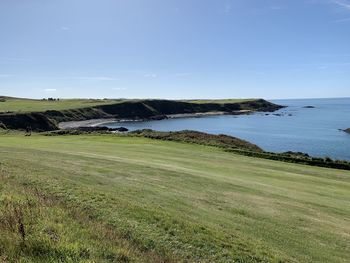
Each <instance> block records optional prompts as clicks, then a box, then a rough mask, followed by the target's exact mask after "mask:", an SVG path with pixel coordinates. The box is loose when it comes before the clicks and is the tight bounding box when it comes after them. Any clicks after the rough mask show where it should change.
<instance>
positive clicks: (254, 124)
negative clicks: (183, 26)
mask: <svg viewBox="0 0 350 263" xmlns="http://www.w3.org/2000/svg"><path fill="white" fill-rule="evenodd" d="M271 102H273V103H277V104H279V105H284V106H287V107H286V108H283V109H281V110H278V111H276V112H273V113H265V112H258V113H254V114H250V115H239V116H233V115H219V116H206V117H199V118H179V119H165V120H157V121H131V122H122V123H121V122H114V123H108V124H106V126H108V127H111V128H113V127H121V126H123V127H126V128H128V129H129V130H131V131H132V130H139V129H152V130H157V131H180V130H195V131H201V132H206V133H211V134H226V135H231V136H235V137H238V138H241V139H244V140H247V141H249V142H251V143H254V144H256V145H258V146H260V147H261V148H262V149H264V150H266V151H270V152H286V151H294V152H303V153H307V154H309V155H311V156H315V157H330V158H332V159H338V160H348V161H350V134H348V133H345V132H344V131H343V130H344V129H347V128H350V98H335V99H296V100H294V99H293V100H271ZM310 106H311V107H310Z"/></svg>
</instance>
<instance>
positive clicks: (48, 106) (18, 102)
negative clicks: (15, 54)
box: [0, 98, 124, 112]
mask: <svg viewBox="0 0 350 263" xmlns="http://www.w3.org/2000/svg"><path fill="white" fill-rule="evenodd" d="M121 101H124V100H97V99H67V100H65V99H61V100H59V101H48V100H31V99H20V98H6V99H5V101H1V100H0V112H7V111H10V112H42V111H47V110H68V109H78V108H86V107H93V106H98V105H107V104H113V103H118V102H121Z"/></svg>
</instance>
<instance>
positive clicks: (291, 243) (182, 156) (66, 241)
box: [0, 134, 350, 263]
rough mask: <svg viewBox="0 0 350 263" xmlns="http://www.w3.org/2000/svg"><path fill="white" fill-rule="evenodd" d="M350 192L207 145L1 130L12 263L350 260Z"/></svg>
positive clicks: (333, 181) (303, 170)
mask: <svg viewBox="0 0 350 263" xmlns="http://www.w3.org/2000/svg"><path fill="white" fill-rule="evenodd" d="M349 193H350V172H346V171H341V170H331V169H324V168H316V167H309V166H303V165H296V164H288V163H281V162H275V161H269V160H263V159H255V158H249V157H244V156H239V155H235V154H232V153H227V152H223V151H222V150H220V149H217V148H213V147H207V146H200V145H193V144H185V143H175V142H166V141H156V140H151V139H145V138H134V137H124V136H113V135H101V136H96V135H94V136H93V135H90V136H89V135H85V136H82V135H79V136H57V137H44V136H38V135H35V136H32V137H24V136H23V135H21V134H14V135H0V233H1V235H0V262H1V259H7V261H8V262H18V261H20V262H332V263H334V262H348V261H349V254H350V246H349V244H350V205H349V204H350V195H349ZM18 222H22V224H23V227H22V228H21V227H19V226H20V225H19V223H18ZM21 229H22V230H23V231H20V230H21ZM23 233H24V237H23ZM21 260H22V261H21ZM7 261H6V260H5V262H7Z"/></svg>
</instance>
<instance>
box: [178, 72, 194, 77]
mask: <svg viewBox="0 0 350 263" xmlns="http://www.w3.org/2000/svg"><path fill="white" fill-rule="evenodd" d="M191 75H192V73H189V72H180V73H175V76H177V77H188V76H191Z"/></svg>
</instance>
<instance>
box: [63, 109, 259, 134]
mask: <svg viewBox="0 0 350 263" xmlns="http://www.w3.org/2000/svg"><path fill="white" fill-rule="evenodd" d="M253 112H254V111H252V110H239V111H234V112H224V111H212V112H197V113H181V114H170V115H162V116H156V117H152V118H147V119H118V118H108V119H91V120H84V121H68V122H60V123H59V124H58V127H59V128H60V129H62V130H67V129H76V128H79V127H96V126H100V125H103V124H107V123H111V122H120V123H123V122H137V121H151V120H165V119H182V118H201V117H208V116H220V115H246V114H251V113H253Z"/></svg>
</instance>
